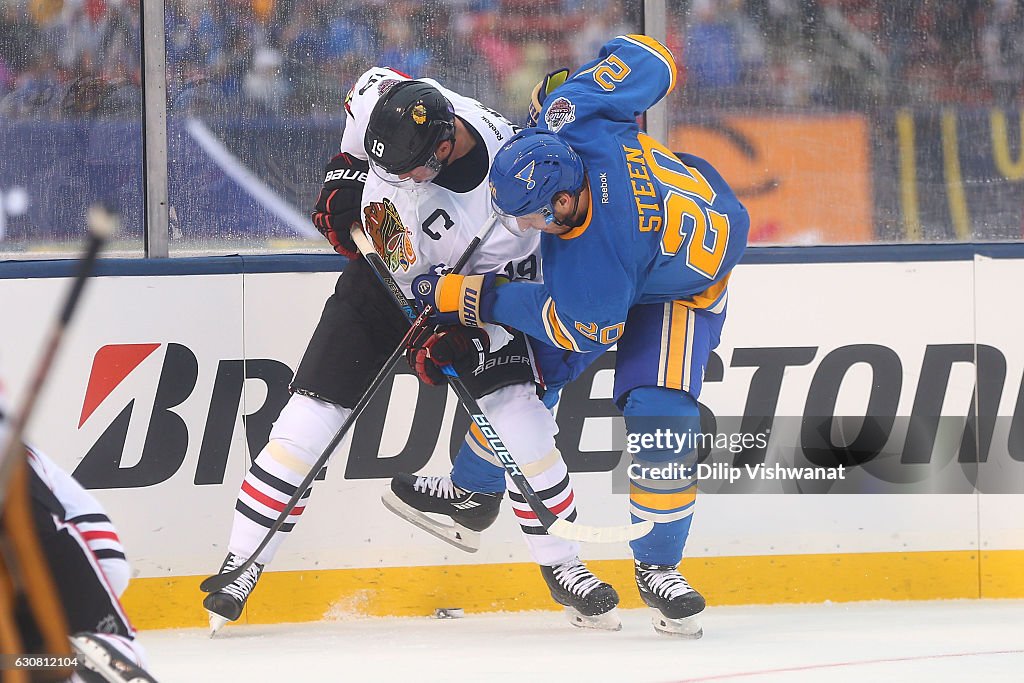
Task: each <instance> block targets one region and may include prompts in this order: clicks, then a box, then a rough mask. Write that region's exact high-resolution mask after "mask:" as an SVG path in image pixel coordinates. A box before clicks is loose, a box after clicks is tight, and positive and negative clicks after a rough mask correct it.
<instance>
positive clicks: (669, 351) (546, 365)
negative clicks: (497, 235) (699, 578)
mask: <svg viewBox="0 0 1024 683" xmlns="http://www.w3.org/2000/svg"><path fill="white" fill-rule="evenodd" d="M675 83H676V66H675V62H674V61H673V58H672V55H671V53H670V52H669V51H668V49H667V48H665V47H664V46H663V45H661V44H660V43H659V42H657V41H655V40H653V39H651V38H649V37H646V36H638V35H634V36H619V37H617V38H615V39H613V40H611V41H610V42H608V43H607V44H606V45H605V46H604V47H603V48H602V49H601V52H600V55H599V56H598V58H597V59H596V60H594V61H592V62H590V63H589V64H586V65H584V66H583V67H582V68H581V69H580V70H578V71H577V72H576V73H574V74H573V75H572V76H571V77H570V78H568V79H567V80H566V81H565V83H564V84H563V85H561V86H560V87H558V88H557V89H555V90H554V91H553V92H552V93H550V94H549V95H548V96H547V98H546V101H545V103H544V106H543V109H542V110H541V111H540V121H539V126H538V127H537V128H534V129H528V130H525V131H523V132H521V133H519V134H517V135H516V136H515V137H513V138H512V139H511V140H510V141H509V142H508V143H507V144H506V145H505V146H504V147H503V148H502V149H501V150H500V151H499V153H498V154H497V156H496V157H495V160H494V164H493V165H492V168H491V173H490V179H491V192H492V199H493V203H494V206H495V208H496V210H498V211H500V212H501V213H504V214H506V215H510V216H515V217H516V220H517V223H518V225H519V227H520V228H521V229H523V230H530V229H537V230H541V231H543V232H544V233H545V234H544V235H543V236H542V242H541V254H542V259H543V283H509V284H505V285H502V286H500V287H499V286H496V278H495V277H494V276H493V275H489V274H485V275H475V276H460V275H443V276H438V275H424V276H420V278H418V279H417V282H416V283H415V285H414V291H416V293H417V297H418V298H419V299H420V301H421V303H422V304H428V303H429V304H431V305H433V306H434V307H435V308H436V309H437V310H438V311H439V312H440V315H439V321H441V322H454V321H457V322H459V323H461V324H463V325H469V326H477V325H481V324H483V323H485V322H490V323H499V324H503V325H506V326H508V327H512V328H516V329H519V330H522V331H524V332H526V333H527V334H529V335H530V336H532V337H533V338H535V339H537V340H541V341H544V342H546V345H537V352H538V354H539V355H540V356H541V365H542V368H543V369H545V371H546V373H545V374H546V378H547V379H549V389H550V388H551V384H552V382H551V381H550V378H551V377H552V376H556V377H557V380H556V382H554V384H555V385H556V386H555V388H557V384H558V383H559V382H562V383H564V382H565V381H568V380H570V379H571V378H572V377H573V376H575V375H576V374H578V373H579V371H580V370H581V369H582V367H584V366H585V365H586V364H588V363H589V362H592V360H593V358H594V357H596V356H597V355H598V354H599V353H600V352H602V351H604V350H606V349H608V348H610V347H611V346H613V345H617V355H616V365H615V383H614V398H615V401H616V403H617V405H618V406H619V407H620V409H621V410H622V411H623V414H624V415H625V418H626V426H627V430H628V432H629V433H630V436H631V437H632V436H633V435H638V436H641V435H643V434H656V433H657V430H665V429H667V430H670V431H671V432H674V433H676V434H680V435H681V434H686V433H688V432H694V431H696V430H697V429H699V413H698V408H697V398H698V397H699V395H700V389H701V384H702V381H703V376H704V368H705V367H706V365H707V362H708V358H709V356H710V353H711V351H712V350H713V349H714V348H715V347H716V346H717V345H718V342H719V335H720V333H721V330H722V325H723V323H724V321H725V314H726V302H727V285H728V281H729V276H730V272H731V270H732V268H733V266H735V265H736V263H737V262H738V261H739V259H740V257H741V256H742V254H743V251H744V249H745V247H746V240H747V232H748V229H749V217H748V215H747V212H746V210H745V209H744V207H743V206H742V204H741V203H740V202H739V200H738V199H737V198H736V195H735V194H734V193H733V191H732V190H731V189H730V187H729V186H728V184H727V183H726V182H725V180H723V179H722V177H721V175H720V174H719V173H718V172H717V171H716V170H715V169H714V168H713V167H712V166H711V165H710V164H709V163H708V162H706V161H704V160H703V159H700V158H698V157H695V156H692V155H688V154H680V155H676V154H674V153H672V152H671V151H670V150H669V149H668V148H667V147H665V146H664V145H662V144H661V143H659V142H658V141H656V140H654V139H653V138H651V137H649V136H648V135H646V134H644V133H643V132H641V130H640V128H639V126H638V125H637V123H636V118H637V116H639V115H640V114H641V113H642V112H643V111H645V110H646V109H648V108H650V107H651V106H653V105H654V104H655V103H657V102H658V101H659V100H661V99H662V98H663V97H665V96H666V95H667V94H668V93H669V92H671V90H672V89H673V87H674V86H675ZM566 352H572V353H571V354H568V355H567V354H566ZM651 441H652V442H653V445H646V444H645V441H644V440H643V439H636V443H637V444H639V445H640V447H639V448H638V449H634V450H637V451H638V452H635V453H633V464H634V465H637V467H634V468H631V473H634V474H636V475H637V476H635V477H633V478H631V481H630V512H631V514H632V516H633V518H634V521H637V520H640V519H647V520H651V521H653V522H654V523H655V527H654V531H652V532H651V533H650V534H648V535H647V536H645V537H643V538H641V539H638V540H636V541H633V542H632V543H631V544H630V545H631V548H632V550H633V555H634V559H635V578H636V582H637V586H638V588H639V590H640V594H641V597H642V598H643V599H644V601H645V602H646V603H647V604H648V605H650V606H651V607H653V608H655V610H657V611H656V614H655V617H654V625H655V628H656V629H657V630H658V631H660V632H663V633H669V634H674V635H683V636H689V637H699V636H700V634H701V629H700V625H699V622H698V620H697V619H696V615H698V614H699V613H700V612H701V611H702V610H703V609H704V605H705V603H704V598H703V597H702V596H701V595H700V594H699V593H698V592H697V591H696V590H694V589H693V588H692V587H690V585H689V584H688V583H687V582H686V580H685V578H684V577H683V576H682V575H681V574H680V573H679V571H678V569H677V565H678V564H679V562H680V560H681V557H682V551H683V546H684V544H685V542H686V537H687V535H688V533H689V528H690V520H691V518H692V513H693V509H694V504H695V500H696V485H695V483H696V482H695V481H694V480H693V479H692V478H687V476H686V474H685V472H686V471H685V469H684V468H685V466H686V465H692V464H693V462H694V459H695V453H694V452H693V451H692V450H687V449H683V450H682V451H680V452H677V451H676V450H675V449H673V448H672V447H671V446H670V445H667V444H664V443H657V440H651ZM671 464H674V465H677V467H675V468H666V467H664V466H665V465H671ZM458 468H459V463H456V469H458ZM652 468H660V470H661V471H660V472H659V473H658V475H653V476H652V475H651V474H650V472H651V469H652ZM666 471H674V472H677V473H683V474H677V476H676V478H674V479H668V480H666V479H664V478H661V477H660V476H659V475H660V474H662V473H664V472H666Z"/></svg>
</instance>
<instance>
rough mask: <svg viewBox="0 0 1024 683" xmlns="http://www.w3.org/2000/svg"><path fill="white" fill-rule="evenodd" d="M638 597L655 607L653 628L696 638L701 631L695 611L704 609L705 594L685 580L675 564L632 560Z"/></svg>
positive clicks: (665, 632) (699, 611) (697, 612)
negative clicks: (638, 591) (668, 564)
mask: <svg viewBox="0 0 1024 683" xmlns="http://www.w3.org/2000/svg"><path fill="white" fill-rule="evenodd" d="M635 565H636V587H637V588H639V589H640V597H641V598H643V601H644V602H645V603H647V606H648V607H653V608H654V609H655V611H656V613H655V615H654V616H653V617H652V618H651V623H653V624H654V630H656V631H657V632H658V633H664V634H665V635H670V636H679V637H682V638H692V639H694V640H696V639H697V638H700V637H701V636H702V635H704V630H703V629H702V628H701V625H700V620H699V619H698V617H697V615H699V614H700V613H701V612H703V611H704V606H705V603H704V596H703V595H701V594H700V593H698V592H697V591H696V590H694V589H693V588H692V587H691V586H690V584H688V583H687V582H686V579H684V578H683V575H682V574H680V573H679V570H678V569H677V568H675V567H669V566H663V565H656V564H644V563H643V562H635Z"/></svg>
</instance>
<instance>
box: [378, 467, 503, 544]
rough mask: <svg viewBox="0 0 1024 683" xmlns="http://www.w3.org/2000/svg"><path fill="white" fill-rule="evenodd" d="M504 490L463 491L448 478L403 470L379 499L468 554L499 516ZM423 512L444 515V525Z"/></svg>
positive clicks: (390, 508)
mask: <svg viewBox="0 0 1024 683" xmlns="http://www.w3.org/2000/svg"><path fill="white" fill-rule="evenodd" d="M504 495H505V494H503V493H480V492H478V491H466V490H465V489H461V488H459V487H458V486H456V485H455V484H454V483H452V479H451V477H447V476H445V477H417V476H416V475H414V474H406V473H404V472H402V473H400V474H398V475H397V476H396V477H394V478H393V479H392V480H391V485H390V486H389V487H388V488H387V489H386V490H385V491H384V495H383V496H381V501H382V502H383V503H384V507H386V508H387V509H388V510H391V511H392V512H394V513H395V514H396V515H398V516H399V517H401V518H403V519H406V520H408V521H410V522H412V523H413V524H415V525H416V526H418V527H419V528H421V529H423V530H424V531H426V532H427V533H429V534H433V535H434V536H437V537H438V538H440V539H441V540H442V541H447V542H448V543H451V544H452V545H453V546H455V547H456V548H460V549H462V550H465V551H466V552H468V553H475V552H476V551H477V550H479V549H480V532H481V531H483V530H484V529H486V528H487V527H489V526H490V525H492V524H494V520H495V519H497V518H498V508H499V507H500V506H501V499H502V498H503V497H504ZM426 513H432V514H435V515H444V516H446V517H448V518H450V519H451V521H452V523H451V524H447V523H445V522H443V521H441V520H438V519H435V518H433V517H428V516H427V514H426Z"/></svg>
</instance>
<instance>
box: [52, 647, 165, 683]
mask: <svg viewBox="0 0 1024 683" xmlns="http://www.w3.org/2000/svg"><path fill="white" fill-rule="evenodd" d="M68 640H69V641H70V642H71V649H72V650H74V651H75V653H77V654H78V656H79V657H81V658H82V660H84V661H83V662H82V664H81V666H82V668H84V669H89V670H92V671H95V672H96V673H98V674H99V675H100V676H102V677H103V680H106V681H138V683H146V682H147V681H151V682H152V683H155V681H154V680H153V678H152V677H151V676H149V675H148V674H145V675H143V674H144V672H143V671H142V670H141V669H139V668H138V665H137V664H135V662H133V661H132V660H131V659H130V658H129V657H128V656H127V655H126V654H125V653H123V652H120V651H119V650H117V649H116V648H115V647H114V646H113V645H108V646H107V647H109V648H110V649H109V650H108V649H107V647H104V646H103V645H101V644H99V643H98V642H96V641H94V640H93V639H92V638H91V637H89V636H84V637H83V636H69V637H68ZM115 657H117V658H119V659H118V661H117V662H115V661H114V658H115ZM72 679H73V680H76V681H77V680H79V677H78V676H73V677H72ZM33 680H35V679H33Z"/></svg>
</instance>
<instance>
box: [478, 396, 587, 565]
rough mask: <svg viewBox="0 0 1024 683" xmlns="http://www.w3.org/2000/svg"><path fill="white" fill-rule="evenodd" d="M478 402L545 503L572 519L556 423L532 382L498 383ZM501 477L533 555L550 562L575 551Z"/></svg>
mask: <svg viewBox="0 0 1024 683" xmlns="http://www.w3.org/2000/svg"><path fill="white" fill-rule="evenodd" d="M480 407H481V408H483V411H484V414H486V415H487V418H488V419H489V420H490V421H491V424H492V425H493V427H494V429H495V430H496V431H497V432H498V434H499V435H500V436H501V438H502V441H504V443H505V446H506V447H507V448H508V450H509V452H510V453H511V454H512V457H514V458H515V460H516V462H517V463H518V464H519V467H520V469H522V471H523V474H525V475H526V479H527V481H529V482H530V485H531V486H533V488H534V490H535V491H536V492H537V494H538V495H539V496H540V497H541V500H543V501H544V504H545V505H547V506H548V508H549V509H550V510H551V511H552V512H554V513H555V514H556V515H558V516H559V517H562V518H564V519H568V520H569V521H572V520H574V519H576V503H575V501H574V497H573V490H572V482H571V481H570V480H569V471H568V469H567V468H566V466H565V461H564V460H563V459H562V454H561V453H559V451H558V449H557V448H555V434H557V433H558V426H557V425H556V424H555V418H554V416H553V415H552V414H551V412H550V411H549V410H548V409H547V407H545V405H544V403H543V402H542V401H541V400H540V398H538V397H537V392H536V390H535V388H534V387H533V385H530V384H516V385H514V386H510V387H505V388H503V389H499V390H498V391H496V392H494V393H492V394H489V395H487V396H485V397H483V398H482V399H480ZM506 483H507V484H508V495H509V500H511V501H512V509H513V511H514V512H515V515H516V521H518V522H519V526H520V528H521V529H522V532H523V539H524V540H525V541H526V547H527V548H528V549H529V551H530V556H531V557H533V559H534V561H535V562H537V564H545V565H554V564H559V563H561V562H566V561H568V560H571V559H573V558H574V557H576V556H577V555H578V554H579V550H580V547H579V543H576V542H574V541H567V540H565V539H561V538H557V537H555V536H550V535H548V534H547V532H546V531H545V530H544V528H543V527H542V526H541V525H540V522H539V521H538V520H537V515H536V513H534V512H533V511H532V510H531V509H530V506H529V505H528V504H527V503H526V499H525V498H523V497H522V496H521V495H520V494H519V491H518V489H517V488H516V486H515V484H514V483H512V480H511V479H509V478H508V477H507V476H506Z"/></svg>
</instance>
